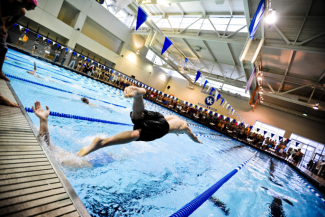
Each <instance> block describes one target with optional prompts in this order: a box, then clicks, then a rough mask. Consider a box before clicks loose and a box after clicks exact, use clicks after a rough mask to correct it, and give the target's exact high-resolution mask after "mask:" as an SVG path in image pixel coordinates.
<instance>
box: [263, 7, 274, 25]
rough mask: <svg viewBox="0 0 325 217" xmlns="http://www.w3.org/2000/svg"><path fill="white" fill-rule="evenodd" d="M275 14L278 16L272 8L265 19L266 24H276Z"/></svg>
mask: <svg viewBox="0 0 325 217" xmlns="http://www.w3.org/2000/svg"><path fill="white" fill-rule="evenodd" d="M275 14H276V10H274V9H271V8H270V9H269V11H268V14H267V16H266V18H265V22H266V23H268V24H274V23H275V22H276V16H275Z"/></svg>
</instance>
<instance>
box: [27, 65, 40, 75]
mask: <svg viewBox="0 0 325 217" xmlns="http://www.w3.org/2000/svg"><path fill="white" fill-rule="evenodd" d="M36 69H37V67H36V63H35V62H34V70H33V71H27V72H28V73H29V74H32V75H34V76H36V77H38V78H39V76H38V75H36V74H35V73H36Z"/></svg>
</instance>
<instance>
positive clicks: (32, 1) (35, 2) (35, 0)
mask: <svg viewBox="0 0 325 217" xmlns="http://www.w3.org/2000/svg"><path fill="white" fill-rule="evenodd" d="M27 1H28V2H30V3H33V4H34V5H36V6H37V0H27Z"/></svg>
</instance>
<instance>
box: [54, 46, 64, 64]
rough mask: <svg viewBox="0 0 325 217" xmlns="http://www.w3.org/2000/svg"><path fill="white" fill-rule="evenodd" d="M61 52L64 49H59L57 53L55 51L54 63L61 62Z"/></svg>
mask: <svg viewBox="0 0 325 217" xmlns="http://www.w3.org/2000/svg"><path fill="white" fill-rule="evenodd" d="M61 50H62V48H61V47H59V48H58V49H57V50H56V51H55V56H54V58H53V62H57V61H58V60H59V57H60V54H61Z"/></svg>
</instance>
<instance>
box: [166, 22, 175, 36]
mask: <svg viewBox="0 0 325 217" xmlns="http://www.w3.org/2000/svg"><path fill="white" fill-rule="evenodd" d="M167 21H168V23H169V25H170V28H171V29H172V31H173V33H174V34H175V31H174V29H173V26H172V24H171V23H170V21H169V19H168V18H167Z"/></svg>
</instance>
